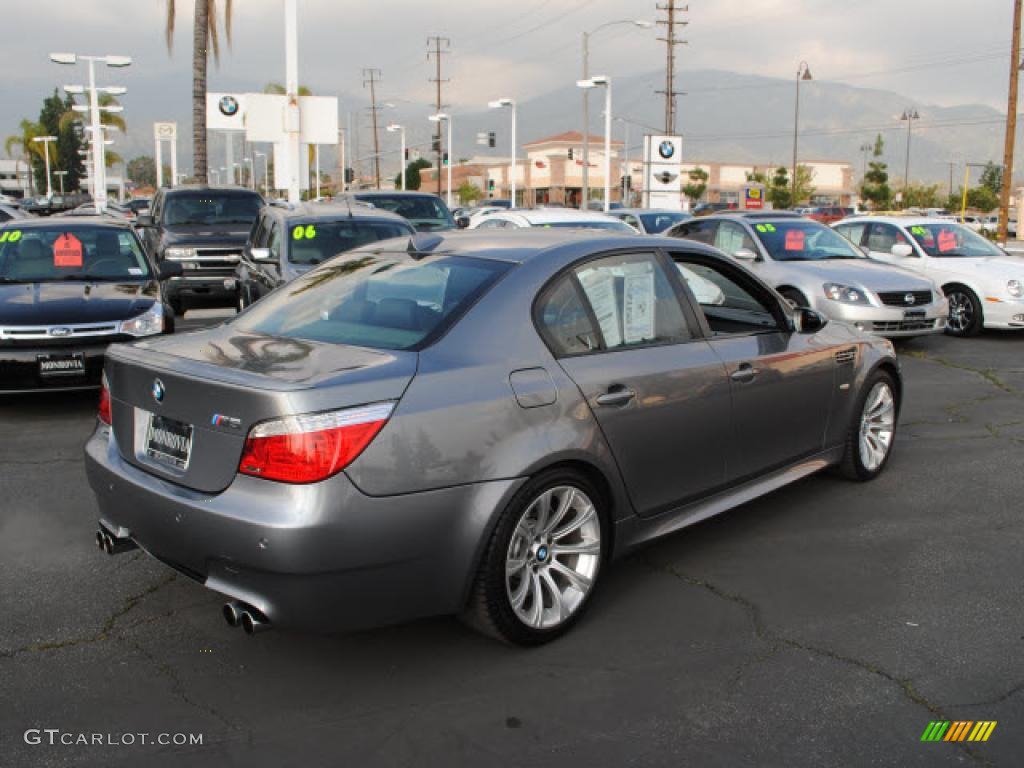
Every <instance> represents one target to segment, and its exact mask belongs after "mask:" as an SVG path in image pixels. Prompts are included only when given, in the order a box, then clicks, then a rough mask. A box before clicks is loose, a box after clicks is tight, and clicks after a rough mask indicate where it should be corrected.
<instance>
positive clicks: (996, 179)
mask: <svg viewBox="0 0 1024 768" xmlns="http://www.w3.org/2000/svg"><path fill="white" fill-rule="evenodd" d="M979 183H980V184H981V186H982V187H984V188H985V189H988V190H991V191H992V192H993V193H994V194H995V195H996V197H998V196H999V194H1000V192H1002V190H1003V166H1001V165H996V164H995V163H993V162H992V161H991V160H990V161H989V162H988V163H986V164H985V170H984V171H982V172H981V179H980V182H979ZM969 194H970V193H968V195H969ZM997 205H998V203H997ZM993 207H995V206H993Z"/></svg>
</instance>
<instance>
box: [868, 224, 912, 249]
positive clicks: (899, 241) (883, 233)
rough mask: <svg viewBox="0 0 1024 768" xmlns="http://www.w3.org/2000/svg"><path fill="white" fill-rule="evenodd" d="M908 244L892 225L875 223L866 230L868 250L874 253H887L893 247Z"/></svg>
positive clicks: (904, 237)
mask: <svg viewBox="0 0 1024 768" xmlns="http://www.w3.org/2000/svg"><path fill="white" fill-rule="evenodd" d="M907 244H909V243H908V241H907V238H906V236H904V234H903V233H902V232H900V230H899V227H895V226H893V225H892V224H885V223H882V222H875V223H874V224H872V225H871V229H870V230H868V242H867V246H868V250H870V251H874V252H875V253H889V252H890V251H892V247H893V246H894V245H907Z"/></svg>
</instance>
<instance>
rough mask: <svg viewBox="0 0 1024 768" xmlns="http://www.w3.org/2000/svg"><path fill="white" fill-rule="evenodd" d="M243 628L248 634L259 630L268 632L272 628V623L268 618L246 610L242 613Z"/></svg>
mask: <svg viewBox="0 0 1024 768" xmlns="http://www.w3.org/2000/svg"><path fill="white" fill-rule="evenodd" d="M242 629H244V630H245V634H247V635H255V634H256V633H257V632H266V631H267V630H268V629H271V625H270V622H269V621H267V620H266V619H263V618H261V617H259V616H255V615H253V614H252V613H250V612H249V611H245V612H243V613H242Z"/></svg>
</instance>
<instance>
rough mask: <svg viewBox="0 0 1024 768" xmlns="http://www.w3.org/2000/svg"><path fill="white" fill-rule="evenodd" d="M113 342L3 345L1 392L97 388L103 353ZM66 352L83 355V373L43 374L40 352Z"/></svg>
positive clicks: (43, 353)
mask: <svg viewBox="0 0 1024 768" xmlns="http://www.w3.org/2000/svg"><path fill="white" fill-rule="evenodd" d="M117 340H118V339H114V341H117ZM110 343H111V341H110V340H108V341H105V342H104V343H102V344H89V345H82V346H67V347H63V346H59V347H58V346H39V347H34V346H24V347H21V346H19V347H0V394H16V393H24V392H62V391H63V392H66V391H72V390H76V389H95V388H96V387H98V386H99V385H100V378H101V377H102V376H103V356H104V354H105V353H106V351H107V347H108V346H109V345H110ZM67 353H76V354H81V355H82V358H83V361H84V363H85V371H84V372H83V373H74V374H61V375H54V376H41V375H40V373H39V356H40V355H48V354H67Z"/></svg>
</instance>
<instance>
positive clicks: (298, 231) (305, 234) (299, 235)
mask: <svg viewBox="0 0 1024 768" xmlns="http://www.w3.org/2000/svg"><path fill="white" fill-rule="evenodd" d="M315 237H316V227H314V226H313V225H312V224H307V225H306V226H302V225H301V224H300V225H299V226H297V227H296V228H295V229H293V230H292V240H303V239H305V240H312V239H313V238H315Z"/></svg>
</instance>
